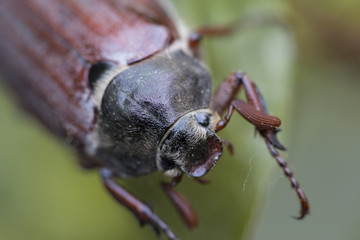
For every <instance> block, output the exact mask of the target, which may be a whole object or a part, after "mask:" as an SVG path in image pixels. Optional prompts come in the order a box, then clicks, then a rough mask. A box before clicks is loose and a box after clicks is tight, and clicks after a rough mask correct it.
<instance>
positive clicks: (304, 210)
mask: <svg viewBox="0 0 360 240" xmlns="http://www.w3.org/2000/svg"><path fill="white" fill-rule="evenodd" d="M270 134H271V133H270ZM262 136H263V137H264V138H265V142H266V146H267V147H268V149H269V151H270V153H271V155H272V156H273V157H274V158H275V160H276V162H277V163H278V164H279V166H280V168H281V169H282V170H283V172H284V174H285V176H286V177H287V178H288V179H289V181H290V183H291V187H292V188H294V189H295V192H296V194H297V196H298V198H299V200H300V205H301V211H300V216H298V217H295V218H296V219H298V220H301V219H303V218H304V217H305V216H306V215H308V214H309V211H310V207H309V201H308V199H307V197H306V195H305V193H304V192H303V190H302V189H301V188H300V184H299V182H298V181H297V180H296V179H295V177H294V173H293V172H292V171H291V170H290V169H289V168H288V166H287V163H286V162H285V161H284V160H283V159H282V158H281V157H280V154H279V152H278V151H276V149H275V147H274V145H273V144H272V143H271V142H270V141H269V140H268V137H267V134H266V133H262Z"/></svg>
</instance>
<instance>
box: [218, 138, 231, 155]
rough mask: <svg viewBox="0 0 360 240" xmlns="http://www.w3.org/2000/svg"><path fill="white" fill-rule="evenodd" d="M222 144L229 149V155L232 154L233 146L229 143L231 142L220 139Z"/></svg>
mask: <svg viewBox="0 0 360 240" xmlns="http://www.w3.org/2000/svg"><path fill="white" fill-rule="evenodd" d="M221 142H222V144H223V145H224V146H225V147H226V148H227V150H228V151H229V153H230V155H234V147H233V145H232V144H231V142H229V141H228V140H226V139H221Z"/></svg>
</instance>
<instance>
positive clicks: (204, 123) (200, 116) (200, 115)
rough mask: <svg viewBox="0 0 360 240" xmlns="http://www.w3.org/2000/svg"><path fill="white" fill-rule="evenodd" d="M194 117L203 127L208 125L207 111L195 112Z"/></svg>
mask: <svg viewBox="0 0 360 240" xmlns="http://www.w3.org/2000/svg"><path fill="white" fill-rule="evenodd" d="M195 118H196V120H197V122H198V123H199V124H200V125H201V126H203V127H208V126H209V124H210V116H209V114H208V113H203V112H202V113H197V114H196V115H195Z"/></svg>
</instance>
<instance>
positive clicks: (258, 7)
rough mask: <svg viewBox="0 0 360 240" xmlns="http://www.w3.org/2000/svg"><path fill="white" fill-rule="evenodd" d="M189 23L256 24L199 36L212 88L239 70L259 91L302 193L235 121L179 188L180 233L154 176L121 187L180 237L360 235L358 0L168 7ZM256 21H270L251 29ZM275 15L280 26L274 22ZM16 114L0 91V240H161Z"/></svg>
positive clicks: (62, 148)
mask: <svg viewBox="0 0 360 240" xmlns="http://www.w3.org/2000/svg"><path fill="white" fill-rule="evenodd" d="M174 3H175V5H176V8H177V10H178V12H179V15H180V16H182V18H183V19H184V20H185V22H186V23H187V24H188V25H189V26H190V27H191V28H193V29H194V28H196V27H198V26H203V25H211V24H222V23H227V22H231V21H232V20H234V19H239V18H245V19H252V21H247V24H246V26H244V28H243V29H242V30H241V31H239V32H238V33H236V34H234V35H233V36H230V37H219V38H216V39H205V41H204V59H205V60H206V62H207V63H208V65H209V68H210V69H211V71H212V74H213V76H214V80H215V83H214V84H215V86H216V85H218V84H219V83H220V81H221V80H222V79H223V78H224V77H225V76H227V75H228V74H229V73H230V72H232V71H234V70H237V69H242V70H245V71H246V72H247V73H248V74H249V76H251V77H252V78H253V79H254V81H256V83H257V84H258V86H259V88H260V89H261V90H262V92H263V95H264V96H265V99H266V100H267V102H268V108H269V109H270V112H271V113H272V114H274V115H276V116H278V117H280V118H281V119H282V120H283V126H282V129H283V132H282V133H281V134H280V140H281V141H282V142H283V143H284V144H285V145H286V146H287V147H288V151H287V152H286V153H284V154H283V156H284V157H285V159H286V160H287V161H288V162H289V163H290V167H291V169H292V170H293V171H294V172H295V174H296V177H297V179H298V180H299V182H300V183H301V185H302V187H303V189H304V191H305V192H306V193H307V195H308V197H309V200H310V204H311V215H310V216H308V217H307V218H306V219H304V220H303V221H296V220H294V219H292V218H291V216H293V215H296V214H297V213H298V211H299V203H298V200H297V198H296V195H295V193H294V191H293V190H292V189H291V188H290V184H289V183H288V180H287V179H286V178H284V177H283V174H282V172H281V171H280V170H279V169H278V167H277V165H276V163H275V161H274V160H273V159H272V158H271V157H270V156H269V154H268V153H267V151H266V148H265V146H264V143H263V141H262V140H261V139H260V138H259V137H255V138H254V132H253V131H254V130H253V128H252V127H251V126H249V124H248V123H247V122H245V121H244V120H242V119H241V117H239V116H234V117H233V119H232V121H231V122H230V124H229V127H228V128H226V129H225V130H224V131H223V132H222V133H221V134H220V135H221V137H224V138H226V139H227V140H229V141H231V142H232V143H233V144H234V147H235V155H234V156H230V155H229V154H228V153H227V152H226V151H225V153H224V156H223V157H222V158H221V160H220V161H219V162H218V164H217V166H216V167H215V168H214V169H213V170H212V171H211V172H210V173H209V174H208V175H207V177H206V178H207V179H209V180H210V181H211V184H210V185H207V186H201V185H199V184H197V183H196V182H194V181H193V180H191V179H188V178H185V179H184V180H183V182H182V183H181V184H180V185H179V186H178V190H179V191H180V192H182V193H183V194H184V195H185V196H187V197H188V199H189V200H190V201H191V202H192V203H193V205H194V207H195V209H196V210H197V213H198V216H199V219H200V225H199V228H198V229H196V230H192V231H190V230H188V229H187V228H186V227H185V226H184V225H183V224H182V222H181V220H180V218H179V217H178V215H177V213H176V211H175V210H174V209H173V207H172V206H171V205H170V203H169V201H168V200H167V199H166V197H165V195H164V194H163V193H162V191H161V189H160V187H159V184H158V183H159V181H160V180H162V179H164V177H162V176H161V174H155V175H153V176H148V177H144V178H140V179H135V180H131V181H128V180H126V181H122V182H123V183H124V185H125V186H126V187H127V188H128V189H130V190H131V191H133V192H135V193H136V194H137V195H138V196H140V198H141V199H144V200H145V201H146V202H148V203H149V204H150V205H151V206H153V208H154V210H155V212H156V213H158V215H159V216H161V217H162V218H163V219H165V221H166V222H167V223H168V224H169V225H170V226H171V227H172V228H173V230H174V231H175V233H176V234H177V235H178V236H179V238H180V239H197V240H199V239H229V240H232V239H234V240H243V239H259V240H260V239H261V240H262V239H289V238H291V239H292V240H296V239H299V240H300V239H321V240H322V239H354V240H355V239H359V234H360V232H359V227H358V226H359V223H360V207H358V203H359V202H360V189H359V186H358V185H359V183H360V174H359V169H360V157H359V149H360V141H359V136H360V127H359V124H358V121H359V117H360V110H359V106H358V105H359V103H360V94H359V91H360V81H359V80H360V79H359V78H360V77H359V76H360V68H359V64H360V15H359V14H358V12H359V11H360V1H354V0H344V1H334V0H327V1H325V0H318V1H310V0H302V1H300V0H296V1H295V0H273V1H265V0H252V1H250V0H246V1H235V0H222V1H220V0H212V1H210V0H197V1H191V0H182V1H181V0H175V1H174ZM257 18H263V19H269V21H268V24H259V22H261V21H257ZM275 18H277V19H281V22H283V23H284V24H279V22H278V23H274V21H271V20H273V19H275ZM76 162H77V160H76V155H75V154H74V151H73V150H72V149H71V148H69V147H68V146H66V145H65V144H64V143H63V142H62V141H61V140H59V139H56V138H54V137H53V136H52V135H51V134H50V133H48V132H47V131H46V130H45V129H44V128H43V127H42V126H41V125H40V124H39V123H37V121H36V120H34V119H33V118H31V117H28V116H27V115H26V114H25V113H23V112H22V111H20V110H19V109H18V107H17V105H16V104H15V103H14V101H13V99H12V98H11V94H10V92H9V91H8V90H7V89H6V88H5V87H4V85H1V89H0V240H25V239H26V240H29V239H37V240H38V239H41V240H43V239H59V240H81V239H109V240H111V239H114V240H115V239H131V240H132V239H134V240H138V239H139V240H140V239H157V238H156V237H155V236H154V234H153V232H152V230H151V228H150V227H148V226H146V227H145V228H140V227H139V224H138V222H137V220H136V219H135V218H134V217H133V215H132V214H131V213H130V212H129V211H128V210H127V209H125V208H123V207H121V206H118V204H117V203H115V202H114V201H113V199H112V198H111V197H109V195H108V194H107V193H106V192H105V190H104V189H103V187H102V184H101V182H100V179H99V177H98V173H97V171H86V170H83V169H81V168H80V167H79V166H78V165H77V164H76Z"/></svg>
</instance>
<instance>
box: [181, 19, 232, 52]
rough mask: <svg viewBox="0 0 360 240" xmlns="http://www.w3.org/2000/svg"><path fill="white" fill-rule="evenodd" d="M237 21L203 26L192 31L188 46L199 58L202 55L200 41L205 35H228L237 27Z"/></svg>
mask: <svg viewBox="0 0 360 240" xmlns="http://www.w3.org/2000/svg"><path fill="white" fill-rule="evenodd" d="M235 26H236V23H231V24H228V25H221V26H209V27H201V28H198V29H196V30H195V31H193V32H191V34H190V36H189V40H188V46H189V48H190V50H191V51H192V52H193V54H194V56H195V57H197V58H199V56H200V42H201V39H202V37H203V36H212V37H216V36H226V35H230V34H232V33H233V32H234V30H235V29H236V27H235Z"/></svg>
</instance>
